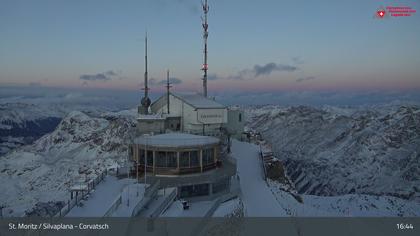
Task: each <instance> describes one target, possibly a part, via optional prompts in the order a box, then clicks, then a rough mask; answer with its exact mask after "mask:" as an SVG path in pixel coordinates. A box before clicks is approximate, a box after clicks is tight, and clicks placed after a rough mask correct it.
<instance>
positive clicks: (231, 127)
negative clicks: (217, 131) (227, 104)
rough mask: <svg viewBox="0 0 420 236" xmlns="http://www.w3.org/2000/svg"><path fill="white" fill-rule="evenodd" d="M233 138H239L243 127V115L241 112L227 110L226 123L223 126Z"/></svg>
mask: <svg viewBox="0 0 420 236" xmlns="http://www.w3.org/2000/svg"><path fill="white" fill-rule="evenodd" d="M224 127H225V128H226V129H227V130H228V132H229V133H230V134H231V136H232V137H234V138H238V139H239V138H240V137H241V135H242V132H243V131H244V127H245V115H244V113H243V111H241V110H228V122H227V124H225V125H224Z"/></svg>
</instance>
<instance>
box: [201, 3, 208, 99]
mask: <svg viewBox="0 0 420 236" xmlns="http://www.w3.org/2000/svg"><path fill="white" fill-rule="evenodd" d="M201 5H202V6H203V12H204V17H202V18H201V20H202V26H203V39H204V63H203V67H202V68H201V70H203V71H204V75H203V95H204V97H207V70H208V64H207V38H208V37H209V32H208V28H209V25H208V24H207V13H208V12H209V5H208V4H207V0H205V1H204V3H203V2H201Z"/></svg>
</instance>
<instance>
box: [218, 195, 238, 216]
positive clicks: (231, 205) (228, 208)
mask: <svg viewBox="0 0 420 236" xmlns="http://www.w3.org/2000/svg"><path fill="white" fill-rule="evenodd" d="M240 203H241V199H240V198H235V199H232V200H229V201H227V202H224V203H222V204H220V206H219V207H218V208H217V209H216V211H214V213H213V215H212V217H225V216H228V215H230V214H232V213H233V212H234V211H235V210H236V209H238V208H239V207H240Z"/></svg>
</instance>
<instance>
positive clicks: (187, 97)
mask: <svg viewBox="0 0 420 236" xmlns="http://www.w3.org/2000/svg"><path fill="white" fill-rule="evenodd" d="M171 94H172V95H173V96H175V97H177V98H179V99H181V100H182V101H184V102H185V103H187V104H189V105H191V106H193V107H194V108H226V107H225V106H224V105H222V104H220V103H218V102H216V101H214V100H212V99H209V98H206V97H204V96H203V95H201V94H197V93H171Z"/></svg>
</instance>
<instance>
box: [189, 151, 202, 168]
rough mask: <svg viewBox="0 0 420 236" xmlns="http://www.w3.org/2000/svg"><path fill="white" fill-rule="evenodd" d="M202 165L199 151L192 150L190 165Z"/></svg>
mask: <svg viewBox="0 0 420 236" xmlns="http://www.w3.org/2000/svg"><path fill="white" fill-rule="evenodd" d="M197 166H200V158H199V156H198V151H191V152H190V167H197Z"/></svg>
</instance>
